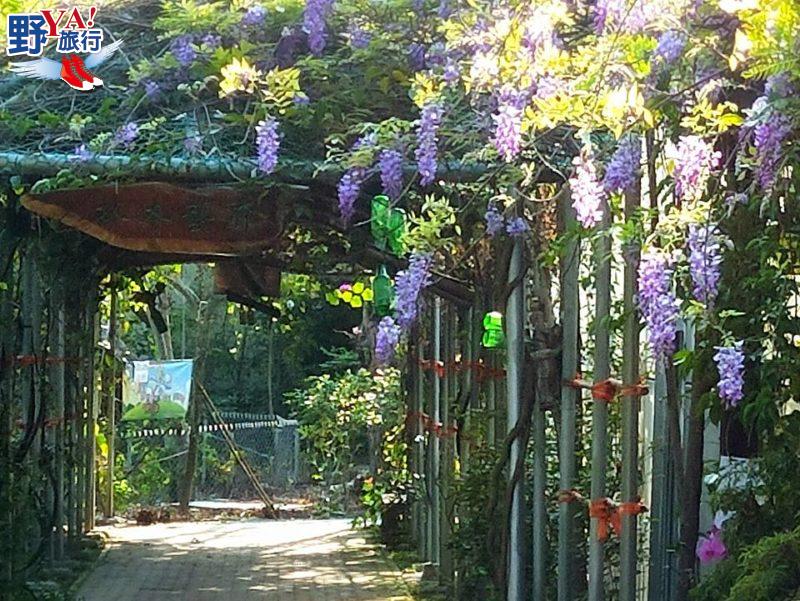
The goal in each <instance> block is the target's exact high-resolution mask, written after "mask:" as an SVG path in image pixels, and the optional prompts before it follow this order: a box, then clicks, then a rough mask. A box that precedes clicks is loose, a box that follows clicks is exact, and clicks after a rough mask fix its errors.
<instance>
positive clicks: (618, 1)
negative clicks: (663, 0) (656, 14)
mask: <svg viewBox="0 0 800 601" xmlns="http://www.w3.org/2000/svg"><path fill="white" fill-rule="evenodd" d="M648 4H649V2H647V0H635V1H634V2H631V0H597V3H596V5H595V12H594V28H595V31H597V33H603V32H605V31H607V30H609V29H612V28H616V29H619V30H620V31H624V32H626V33H638V32H640V31H642V30H643V29H644V28H645V27H646V26H647V25H648V23H650V20H651V15H650V14H649V12H650V11H649V10H648Z"/></svg>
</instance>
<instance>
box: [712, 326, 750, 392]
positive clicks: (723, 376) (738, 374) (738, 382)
mask: <svg viewBox="0 0 800 601" xmlns="http://www.w3.org/2000/svg"><path fill="white" fill-rule="evenodd" d="M742 345H743V343H742V342H741V341H739V342H736V343H734V344H733V345H732V346H718V347H716V351H717V352H716V354H715V355H714V361H715V362H716V364H717V371H718V372H719V384H718V385H717V392H718V393H719V398H720V399H722V402H723V403H725V405H726V406H727V407H736V406H737V405H738V404H739V403H740V402H741V400H742V399H743V398H744V352H743V351H742Z"/></svg>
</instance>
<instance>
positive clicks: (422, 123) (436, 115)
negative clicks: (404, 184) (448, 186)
mask: <svg viewBox="0 0 800 601" xmlns="http://www.w3.org/2000/svg"><path fill="white" fill-rule="evenodd" d="M441 123H442V107H441V105H440V104H438V103H436V102H428V103H427V104H425V106H423V107H422V113H421V115H420V119H419V126H418V127H417V148H416V150H415V151H414V157H415V158H416V159H417V171H419V176H420V177H419V183H420V185H422V186H429V185H430V184H432V183H433V181H434V180H435V179H436V170H437V168H438V160H437V156H436V155H437V153H438V132H439V126H440V125H441Z"/></svg>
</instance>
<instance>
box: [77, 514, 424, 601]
mask: <svg viewBox="0 0 800 601" xmlns="http://www.w3.org/2000/svg"><path fill="white" fill-rule="evenodd" d="M99 530H102V531H104V532H105V533H106V534H108V536H109V537H110V539H109V542H108V549H107V552H106V553H105V555H104V556H103V557H102V558H101V559H100V562H99V563H98V565H97V567H96V568H95V570H94V572H93V573H92V574H91V575H89V577H88V578H87V579H86V581H85V582H84V584H83V586H82V587H81V589H80V592H79V593H78V599H79V600H80V599H82V600H83V601H162V600H163V601H176V600H180V601H223V600H224V601H250V600H255V599H269V600H273V599H274V600H275V601H311V600H315V601H389V600H391V601H410V597H408V596H407V592H406V588H405V586H404V585H403V583H402V580H401V576H400V574H399V572H397V571H396V570H395V569H394V568H393V567H392V566H391V565H390V564H389V563H388V562H386V560H385V559H384V558H383V557H382V556H381V555H380V554H379V553H378V552H377V551H376V550H375V549H374V548H373V547H371V546H370V545H369V544H367V542H366V541H365V540H364V537H363V536H362V534H361V533H359V532H357V531H353V530H351V528H350V522H349V521H347V520H296V521H277V522H273V521H267V520H244V521H229V522H177V523H171V524H154V525H152V526H125V527H107V528H100V529H99Z"/></svg>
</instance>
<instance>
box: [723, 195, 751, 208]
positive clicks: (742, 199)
mask: <svg viewBox="0 0 800 601" xmlns="http://www.w3.org/2000/svg"><path fill="white" fill-rule="evenodd" d="M723 201H724V202H725V208H726V209H728V212H730V211H732V210H733V209H734V208H735V207H736V205H740V204H741V205H746V204H747V202H748V198H747V194H745V193H744V192H734V193H732V194H728V195H727V196H725V198H724V199H723Z"/></svg>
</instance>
